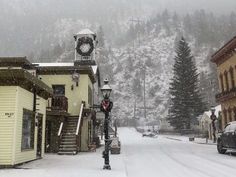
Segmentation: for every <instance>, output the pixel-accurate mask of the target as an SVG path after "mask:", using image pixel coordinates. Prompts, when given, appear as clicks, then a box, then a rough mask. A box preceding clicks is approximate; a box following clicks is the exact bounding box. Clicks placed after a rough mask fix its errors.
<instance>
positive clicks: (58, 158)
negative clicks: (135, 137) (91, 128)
mask: <svg viewBox="0 0 236 177" xmlns="http://www.w3.org/2000/svg"><path fill="white" fill-rule="evenodd" d="M103 149H104V147H101V148H99V149H98V150H97V152H89V153H79V154H78V155H75V156H64V155H57V154H47V155H46V156H45V157H44V158H43V159H42V160H36V161H33V162H30V163H27V164H25V165H22V166H20V167H19V169H0V177H111V176H112V177H125V176H126V174H125V166H124V164H123V157H122V154H120V155H110V164H111V168H112V170H111V171H109V170H103V169H102V167H103V164H104V160H103V158H102V151H103Z"/></svg>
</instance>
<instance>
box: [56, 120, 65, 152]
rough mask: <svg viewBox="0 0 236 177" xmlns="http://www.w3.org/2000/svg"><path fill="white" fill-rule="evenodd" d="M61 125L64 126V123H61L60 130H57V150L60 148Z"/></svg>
mask: <svg viewBox="0 0 236 177" xmlns="http://www.w3.org/2000/svg"><path fill="white" fill-rule="evenodd" d="M63 124H64V123H63V122H61V124H60V128H59V130H58V133H57V136H58V148H59V146H60V144H61V138H62V129H63Z"/></svg>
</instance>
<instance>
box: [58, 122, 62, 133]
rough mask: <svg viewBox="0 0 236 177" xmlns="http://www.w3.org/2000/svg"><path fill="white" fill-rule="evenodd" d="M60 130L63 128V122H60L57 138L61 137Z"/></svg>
mask: <svg viewBox="0 0 236 177" xmlns="http://www.w3.org/2000/svg"><path fill="white" fill-rule="evenodd" d="M62 128H63V122H61V125H60V128H59V130H58V134H57V136H61V132H62Z"/></svg>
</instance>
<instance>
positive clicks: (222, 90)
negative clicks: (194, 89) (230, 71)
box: [220, 74, 224, 92]
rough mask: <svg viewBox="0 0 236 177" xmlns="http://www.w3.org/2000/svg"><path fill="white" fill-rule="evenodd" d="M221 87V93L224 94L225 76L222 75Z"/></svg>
mask: <svg viewBox="0 0 236 177" xmlns="http://www.w3.org/2000/svg"><path fill="white" fill-rule="evenodd" d="M220 85H221V92H224V81H223V75H222V74H220Z"/></svg>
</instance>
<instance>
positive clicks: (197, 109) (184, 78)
mask: <svg viewBox="0 0 236 177" xmlns="http://www.w3.org/2000/svg"><path fill="white" fill-rule="evenodd" d="M173 73H174V76H173V78H172V80H171V83H170V88H169V91H170V95H171V99H170V109H169V115H168V120H169V122H170V124H171V125H172V126H173V127H174V128H175V129H176V130H181V129H190V128H191V125H193V124H195V123H196V122H197V116H198V115H200V114H201V113H203V111H204V109H205V104H204V103H203V101H202V98H201V96H200V93H199V90H198V73H197V68H196V66H195V64H194V61H193V56H192V55H191V50H190V48H189V46H188V43H187V42H186V41H185V39H184V38H183V37H182V39H181V40H180V41H179V43H178V44H177V47H176V56H175V64H174V67H173Z"/></svg>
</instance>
